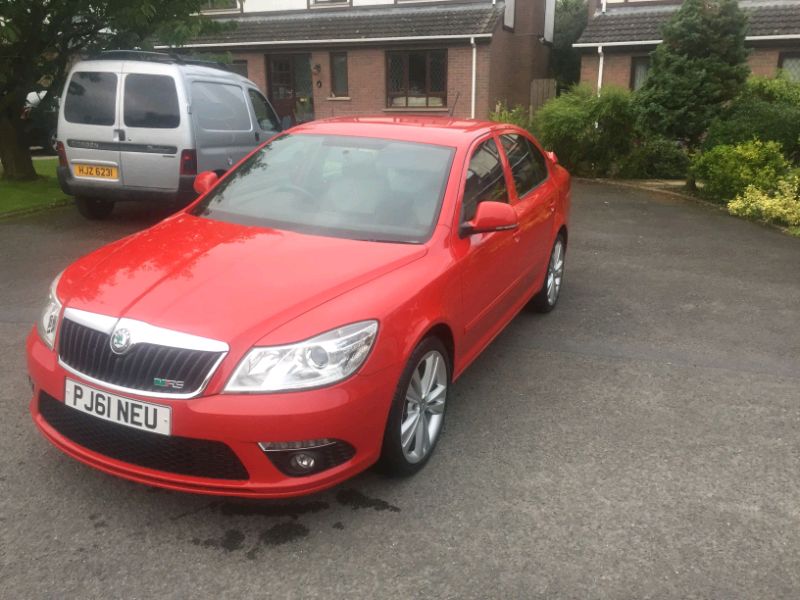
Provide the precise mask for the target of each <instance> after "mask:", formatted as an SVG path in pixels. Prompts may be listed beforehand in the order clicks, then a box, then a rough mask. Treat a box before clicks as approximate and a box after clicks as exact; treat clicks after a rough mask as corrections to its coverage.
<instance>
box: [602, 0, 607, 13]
mask: <svg viewBox="0 0 800 600" xmlns="http://www.w3.org/2000/svg"><path fill="white" fill-rule="evenodd" d="M606 2H607V0H603V12H604V13H605V12H606Z"/></svg>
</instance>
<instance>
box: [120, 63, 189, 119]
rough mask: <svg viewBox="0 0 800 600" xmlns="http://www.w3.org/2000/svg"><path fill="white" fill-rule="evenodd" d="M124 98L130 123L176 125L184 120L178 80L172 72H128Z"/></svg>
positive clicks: (125, 113)
mask: <svg viewBox="0 0 800 600" xmlns="http://www.w3.org/2000/svg"><path fill="white" fill-rule="evenodd" d="M123 98H124V101H123V111H122V112H123V115H124V117H125V125H127V126H128V127H147V128H148V129H175V128H176V127H177V126H178V125H180V124H181V112H180V109H179V108H178V93H177V92H176V91H175V80H174V79H172V77H170V76H169V75H140V74H138V73H134V74H131V75H128V76H127V77H125V93H124V95H123Z"/></svg>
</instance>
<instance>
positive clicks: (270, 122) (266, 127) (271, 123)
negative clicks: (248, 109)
mask: <svg viewBox="0 0 800 600" xmlns="http://www.w3.org/2000/svg"><path fill="white" fill-rule="evenodd" d="M247 93H248V94H249V95H250V102H252V103H253V110H254V111H255V113H256V119H257V120H258V126H259V127H260V128H261V130H262V131H280V130H281V126H280V123H279V122H278V116H277V115H276V114H275V112H274V111H273V110H272V107H271V106H270V105H269V102H267V99H266V98H264V96H262V95H261V94H260V93H259V92H257V91H256V90H254V89H252V88H249V89H248V90H247Z"/></svg>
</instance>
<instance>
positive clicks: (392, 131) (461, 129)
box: [291, 115, 502, 146]
mask: <svg viewBox="0 0 800 600" xmlns="http://www.w3.org/2000/svg"><path fill="white" fill-rule="evenodd" d="M500 126H502V124H501V123H495V122H493V121H480V120H477V119H456V118H453V117H446V116H412V115H397V116H386V115H379V116H363V117H334V118H330V119H320V120H318V121H309V122H308V123H303V124H301V125H298V126H296V127H294V128H292V130H291V131H292V132H295V133H306V134H309V133H319V134H326V135H349V136H363V137H375V138H388V139H393V140H400V141H408V142H420V143H425V144H437V145H442V146H465V145H469V144H470V143H471V142H472V141H473V140H474V139H475V138H477V137H480V136H482V135H484V134H487V133H489V132H491V131H493V130H494V129H496V128H498V127H500Z"/></svg>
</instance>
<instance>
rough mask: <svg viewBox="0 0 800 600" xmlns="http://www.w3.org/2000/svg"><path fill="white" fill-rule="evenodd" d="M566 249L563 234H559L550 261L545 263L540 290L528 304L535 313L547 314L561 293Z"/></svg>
mask: <svg viewBox="0 0 800 600" xmlns="http://www.w3.org/2000/svg"><path fill="white" fill-rule="evenodd" d="M566 249H567V246H566V244H565V243H564V234H562V233H559V234H558V237H557V238H556V241H555V243H554V244H553V249H552V250H551V252H550V261H549V262H548V263H547V274H546V275H545V278H544V284H543V285H542V289H541V290H539V292H538V293H537V294H536V295H535V296H534V297H533V299H532V300H531V302H530V307H531V308H532V309H533V310H535V311H536V312H541V313H547V312H550V311H551V310H553V309H554V308H555V307H556V303H557V302H558V296H559V294H560V293H561V284H562V282H563V281H564V258H565V255H566Z"/></svg>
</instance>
